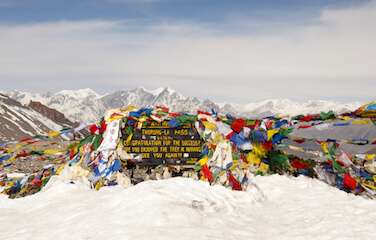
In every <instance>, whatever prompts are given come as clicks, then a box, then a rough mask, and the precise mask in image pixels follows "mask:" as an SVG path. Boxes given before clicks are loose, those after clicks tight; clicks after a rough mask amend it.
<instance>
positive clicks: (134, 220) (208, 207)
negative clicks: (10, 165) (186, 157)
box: [0, 175, 376, 240]
mask: <svg viewBox="0 0 376 240" xmlns="http://www.w3.org/2000/svg"><path fill="white" fill-rule="evenodd" d="M252 181H253V182H254V183H256V184H257V186H259V188H260V189H262V190H258V189H257V188H256V187H254V186H250V187H249V189H248V190H247V191H246V192H236V191H231V190H228V189H225V188H224V187H221V186H209V185H208V184H207V183H205V182H200V181H194V180H191V179H187V178H172V179H168V180H161V181H147V182H143V183H140V184H138V185H136V186H133V187H130V188H128V189H124V188H121V187H120V186H115V187H104V188H102V189H101V190H100V191H97V192H96V191H92V190H91V189H89V188H88V187H87V186H86V185H83V184H79V183H77V184H69V183H66V182H64V181H63V180H62V178H61V177H53V179H51V181H50V182H49V183H48V185H47V186H46V187H45V188H44V189H43V190H42V192H40V193H37V194H35V195H32V196H29V197H25V198H21V199H17V200H11V199H7V198H6V197H5V196H4V197H0V226H1V230H0V239H38V240H42V239H51V238H53V239H54V240H59V239H64V240H65V239H77V240H78V239H87V240H89V239H106V240H109V239H140V240H141V239H190V240H191V239H226V240H227V239H374V238H375V237H376V232H375V231H374V222H375V221H376V205H375V203H374V201H371V200H367V199H364V198H361V197H356V196H354V195H351V194H347V193H345V192H342V191H340V190H337V189H335V188H333V187H330V186H328V185H327V184H325V183H322V182H319V181H318V180H314V179H309V178H306V177H298V178H290V177H286V176H279V175H273V176H268V177H261V176H258V177H253V178H252Z"/></svg>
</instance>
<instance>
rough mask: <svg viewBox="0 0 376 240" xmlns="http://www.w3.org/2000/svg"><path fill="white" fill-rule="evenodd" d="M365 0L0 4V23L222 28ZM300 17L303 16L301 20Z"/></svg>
mask: <svg viewBox="0 0 376 240" xmlns="http://www.w3.org/2000/svg"><path fill="white" fill-rule="evenodd" d="M366 2H367V1H365V0H263V1H259V0H246V1H244V0H236V1H233V0H225V1H224V0H80V1H77V0H0V20H1V21H6V22H42V21H59V20H83V19H110V20H132V21H136V20H137V21H139V22H155V21H173V22H176V21H190V22H199V23H210V24H224V23H227V21H228V20H229V18H232V17H235V16H241V17H249V18H253V19H255V20H257V21H259V22H261V21H264V22H272V21H297V22H301V21H302V22H306V21H310V20H311V19H310V18H314V17H315V16H317V15H318V14H320V11H321V10H322V9H323V8H337V7H343V6H351V5H359V4H363V3H366ZM301 13H304V15H305V16H304V17H303V16H302V14H301Z"/></svg>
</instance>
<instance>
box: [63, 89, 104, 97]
mask: <svg viewBox="0 0 376 240" xmlns="http://www.w3.org/2000/svg"><path fill="white" fill-rule="evenodd" d="M56 95H65V96H68V97H72V98H87V97H95V98H99V97H101V95H100V94H98V93H97V92H95V91H94V90H92V89H90V88H83V89H77V90H62V91H59V92H57V93H56Z"/></svg>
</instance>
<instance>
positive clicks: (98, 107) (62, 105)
mask: <svg viewBox="0 0 376 240" xmlns="http://www.w3.org/2000/svg"><path fill="white" fill-rule="evenodd" d="M5 94H7V95H8V96H10V97H11V98H13V99H15V100H17V101H20V102H21V103H22V104H24V105H27V104H29V103H30V101H38V102H41V103H42V104H44V105H46V106H48V107H50V108H53V109H56V110H58V111H60V112H62V113H64V114H65V115H66V116H67V117H68V118H69V119H70V120H72V121H78V122H81V121H83V122H91V121H95V120H96V119H97V118H98V117H99V116H101V115H102V114H103V112H104V111H105V107H104V106H103V104H102V101H101V100H100V98H101V97H102V96H101V95H99V94H98V93H96V92H95V91H93V90H91V89H79V90H63V91H60V92H57V93H29V92H21V91H11V92H7V93H5Z"/></svg>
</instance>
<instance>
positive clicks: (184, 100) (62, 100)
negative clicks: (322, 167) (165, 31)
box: [8, 87, 362, 122]
mask: <svg viewBox="0 0 376 240" xmlns="http://www.w3.org/2000/svg"><path fill="white" fill-rule="evenodd" d="M140 90H141V91H140ZM8 94H9V95H10V96H11V97H13V98H15V99H16V100H18V101H20V102H22V103H25V102H26V103H29V101H30V99H33V100H34V99H35V100H37V101H40V102H42V103H43V104H45V105H47V106H49V107H51V108H55V109H57V110H58V111H60V112H62V113H64V114H65V115H66V117H68V118H70V119H71V120H74V121H79V122H94V121H96V120H97V119H99V118H100V117H101V116H102V115H103V114H104V113H105V112H106V110H108V109H111V108H118V107H121V106H123V105H136V106H139V107H145V106H153V105H164V106H168V107H170V109H171V110H172V111H183V112H184V111H188V112H196V111H197V109H199V108H200V109H205V108H212V107H213V106H215V105H216V106H217V107H218V108H219V111H220V112H222V113H228V112H230V113H232V114H236V115H241V116H247V117H260V116H269V115H273V114H284V115H288V116H294V115H298V114H307V113H320V112H321V111H329V110H333V111H335V112H337V113H343V112H348V111H353V110H355V109H356V108H358V107H359V106H360V105H362V103H359V102H353V103H340V102H335V101H324V100H315V101H306V102H302V101H292V100H289V99H268V100H264V101H259V102H252V103H248V104H233V103H231V104H230V103H221V104H218V103H214V102H211V101H209V102H210V103H212V104H210V105H206V104H205V102H206V101H205V100H204V101H202V100H198V99H196V98H192V97H186V96H183V95H182V94H180V93H179V92H177V91H175V90H173V89H171V88H169V87H161V88H156V89H154V90H149V89H146V88H144V87H140V88H135V89H132V90H128V91H125V90H124V91H116V92H113V93H110V94H106V95H100V94H98V93H96V92H95V91H94V90H92V89H90V88H86V89H78V90H62V91H60V92H57V93H55V94H47V93H44V94H34V93H25V92H17V91H13V92H9V93H8ZM119 94H120V95H119ZM206 110H210V109H206ZM82 112H85V114H81V113H82Z"/></svg>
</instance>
